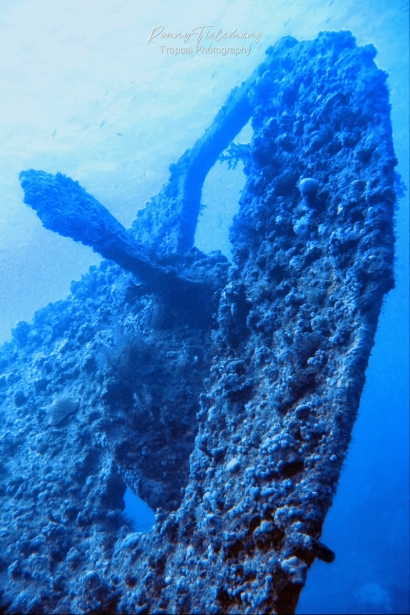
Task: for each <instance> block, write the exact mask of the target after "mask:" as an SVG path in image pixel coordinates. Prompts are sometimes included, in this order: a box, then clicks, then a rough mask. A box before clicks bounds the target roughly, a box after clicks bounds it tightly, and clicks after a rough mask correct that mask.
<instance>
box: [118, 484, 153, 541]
mask: <svg viewBox="0 0 410 615" xmlns="http://www.w3.org/2000/svg"><path fill="white" fill-rule="evenodd" d="M124 504H125V508H124V510H123V512H122V514H123V516H124V518H125V519H126V520H127V521H128V523H129V524H130V525H131V527H132V529H133V530H134V531H135V532H149V531H151V529H152V528H153V527H154V525H155V513H154V511H153V510H152V509H151V508H150V507H149V506H148V504H147V503H146V502H144V500H141V498H140V497H138V496H137V495H135V493H133V492H132V491H131V489H129V488H128V487H127V489H126V490H125V493H124Z"/></svg>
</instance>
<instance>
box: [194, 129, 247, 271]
mask: <svg viewBox="0 0 410 615" xmlns="http://www.w3.org/2000/svg"><path fill="white" fill-rule="evenodd" d="M252 134H253V130H252V126H251V121H250V120H249V122H248V123H247V124H246V125H245V126H244V127H243V128H242V130H241V131H240V132H239V133H238V135H237V136H236V137H235V140H234V141H233V142H232V145H233V147H232V148H228V149H227V150H225V152H223V153H222V156H221V159H219V160H217V162H216V163H215V164H214V166H213V167H212V169H211V170H210V171H209V173H208V175H207V176H206V179H205V181H204V184H203V186H202V195H201V212H200V214H199V218H198V224H197V227H196V232H195V246H196V247H197V248H198V249H199V250H201V251H202V252H205V253H209V252H212V251H214V250H220V251H221V252H222V254H224V255H225V256H226V257H227V258H228V259H229V260H232V245H231V242H230V241H229V229H230V227H231V225H232V220H233V217H234V215H235V214H236V213H237V212H238V210H239V199H240V196H241V191H242V190H243V188H244V186H245V180H246V176H245V174H244V172H243V168H244V163H243V162H242V160H240V159H237V160H235V158H233V157H232V153H233V152H235V151H239V149H240V148H238V146H240V145H247V144H249V143H250V141H251V139H252ZM227 156H231V160H230V161H229V160H227V159H226V157H227ZM224 158H225V159H224ZM230 166H231V168H230Z"/></svg>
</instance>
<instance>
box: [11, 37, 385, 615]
mask: <svg viewBox="0 0 410 615" xmlns="http://www.w3.org/2000/svg"><path fill="white" fill-rule="evenodd" d="M375 55H376V51H375V49H374V48H373V47H372V46H371V45H369V46H365V47H358V46H356V43H355V39H354V38H353V37H352V35H351V34H350V33H348V32H340V33H321V34H320V35H319V36H318V38H317V39H316V40H313V41H305V42H298V41H297V40H296V39H294V38H292V37H285V38H283V39H281V40H280V41H279V42H278V43H277V44H276V45H275V46H274V47H270V48H269V49H268V50H267V53H266V59H265V61H264V62H263V63H262V64H261V65H260V66H259V67H258V68H257V69H256V70H255V72H254V73H253V74H252V75H251V77H250V78H249V79H248V80H247V81H245V82H244V83H242V85H240V86H239V87H237V88H235V89H234V90H233V91H232V93H231V94H230V96H229V97H228V99H227V101H226V103H225V104H224V106H223V107H222V109H221V110H220V111H219V113H218V114H217V116H216V117H215V120H214V122H213V123H212V125H211V126H210V127H209V128H208V130H207V131H206V132H205V134H204V135H203V136H202V137H201V138H200V139H199V140H198V141H197V142H196V144H195V145H194V147H193V148H192V149H189V150H187V151H186V152H185V154H184V155H183V156H182V157H181V158H180V160H179V161H178V162H177V163H176V164H174V165H171V167H170V178H169V181H168V182H167V183H166V184H165V185H164V187H163V189H162V190H161V192H160V193H159V194H158V195H157V196H156V197H154V198H153V199H152V200H151V201H150V202H149V203H147V205H146V208H145V209H144V210H141V211H139V212H138V215H137V218H136V220H135V222H134V224H133V226H132V229H129V230H126V229H125V228H124V227H123V226H122V225H121V224H120V223H119V222H118V221H117V220H116V219H115V218H114V217H113V216H112V215H111V214H110V213H109V212H108V211H107V209H105V207H104V206H103V205H101V204H100V203H99V202H98V201H97V200H96V199H95V198H94V197H92V196H91V195H89V194H88V193H87V192H86V191H85V190H84V189H83V188H81V187H80V186H79V185H78V183H77V182H74V181H73V180H71V179H70V178H67V177H65V176H64V175H62V174H57V175H55V176H54V175H50V174H48V173H44V172H42V171H34V170H29V171H24V172H22V173H21V176H20V177H21V183H22V187H23V189H24V194H25V196H24V199H25V203H27V204H28V205H30V206H31V207H32V208H34V209H35V210H36V212H37V214H38V216H39V217H40V219H41V221H42V222H43V224H44V226H45V227H46V228H48V229H50V230H52V231H55V232H58V233H60V234H62V235H64V236H67V237H71V238H73V239H74V240H76V241H81V242H82V243H84V244H85V245H88V246H90V247H91V248H92V249H93V250H95V251H96V252H99V253H100V254H101V255H102V256H103V257H104V259H105V260H103V261H102V264H101V266H99V267H91V268H90V272H89V273H88V274H87V275H85V276H83V278H82V280H81V281H80V282H74V283H72V287H71V295H70V296H69V297H68V298H67V299H66V300H64V301H59V302H57V303H54V304H50V305H49V306H47V307H46V308H44V309H42V310H40V311H39V312H37V314H36V315H35V318H34V320H33V323H32V324H27V323H19V325H18V326H17V327H16V329H15V330H14V332H13V340H12V341H11V342H10V343H8V344H5V345H4V346H3V347H2V349H1V351H0V366H1V371H2V376H1V377H0V403H1V416H2V421H1V427H0V430H1V441H0V442H1V447H2V455H1V459H2V465H3V471H2V475H1V478H0V489H1V493H2V498H3V504H2V506H1V509H0V516H1V524H0V526H1V532H2V533H1V543H2V554H1V556H0V576H1V582H0V584H1V587H2V594H1V605H2V609H3V611H4V612H5V613H40V612H42V613H67V612H75V613H106V612H110V613H116V612H118V613H154V612H155V613H292V612H294V610H295V608H296V604H297V600H298V597H299V594H300V591H301V590H302V588H303V585H304V583H305V580H306V574H307V571H308V569H309V567H310V565H311V564H312V562H313V561H314V559H315V558H320V559H322V560H324V561H326V562H332V561H333V558H334V554H333V553H332V551H331V550H330V549H329V548H328V547H326V546H325V545H323V544H322V543H321V542H320V535H321V530H322V525H323V521H324V519H325V515H326V513H327V511H328V509H329V507H330V506H331V503H332V499H333V496H334V493H335V490H336V487H337V482H338V479H339V476H340V472H341V468H342V465H343V460H344V457H345V455H346V452H347V449H348V445H349V441H350V437H351V431H352V427H353V424H354V421H355V418H356V414H357V410H358V406H359V400H360V395H361V392H362V388H363V384H364V379H365V370H366V366H367V362H368V358H369V354H370V351H371V348H372V345H373V342H374V336H375V331H376V327H377V320H378V316H379V313H380V308H381V305H382V301H383V296H384V294H385V293H387V292H388V291H389V290H390V289H391V288H392V287H393V285H394V279H393V256H394V233H393V210H394V204H395V200H396V195H395V189H394V185H395V171H394V167H395V165H396V159H395V156H394V151H393V145H392V131H391V124H390V107H389V102H388V90H387V87H386V74H385V73H383V72H382V71H381V70H379V69H378V68H377V66H376V64H375V62H374V58H375ZM249 120H251V121H252V127H253V138H252V141H251V143H250V144H249V147H247V148H241V152H240V154H238V148H236V149H235V148H231V150H229V149H228V152H229V151H231V156H235V152H236V153H237V154H238V155H241V156H242V157H243V160H244V172H245V175H246V185H245V188H244V190H243V192H242V196H241V199H240V204H239V205H240V206H239V212H238V214H237V215H236V216H235V218H234V221H233V225H232V228H231V231H230V239H231V242H232V246H233V247H232V250H233V263H232V264H231V263H229V262H228V261H227V259H226V258H225V257H224V256H223V255H222V254H221V253H219V252H213V253H211V254H203V253H201V252H200V251H199V250H198V249H196V248H194V247H193V245H194V234H195V228H196V224H197V219H198V214H199V209H200V198H201V189H202V185H203V182H204V180H205V178H206V176H207V173H208V172H209V170H210V169H211V168H212V166H213V165H214V164H215V162H216V161H217V160H218V158H219V157H220V155H221V154H222V152H224V151H225V150H226V149H227V148H229V146H230V144H231V143H232V141H233V139H234V138H235V136H236V135H237V134H238V133H239V132H240V130H241V129H242V128H243V127H244V126H245V125H246V124H247V122H248V121H249ZM127 486H128V487H129V488H130V489H131V490H132V491H133V492H134V493H136V494H138V495H139V496H140V497H141V498H143V499H144V500H145V501H146V502H147V503H148V504H149V505H150V506H151V508H153V509H154V510H156V524H155V526H154V528H153V529H152V530H151V531H150V532H149V533H146V534H143V533H139V532H135V531H132V529H131V528H130V526H129V525H127V523H126V521H125V520H124V518H123V516H122V511H123V509H124V500H123V498H124V493H125V490H126V487H127Z"/></svg>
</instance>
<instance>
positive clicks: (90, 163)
mask: <svg viewBox="0 0 410 615" xmlns="http://www.w3.org/2000/svg"><path fill="white" fill-rule="evenodd" d="M205 23H206V24H215V25H216V26H218V27H222V28H224V29H232V28H233V27H236V28H237V29H238V30H239V31H241V30H246V31H255V32H259V31H260V32H262V34H263V36H262V38H261V41H260V42H259V43H253V44H252V50H251V53H250V54H249V55H248V56H245V55H240V56H237V57H230V56H225V57H220V56H215V55H200V56H198V55H192V56H176V57H175V56H170V55H164V54H161V53H160V50H159V47H158V45H151V46H148V44H147V40H148V36H149V33H150V32H151V30H152V28H153V27H154V26H155V25H160V24H164V25H165V27H166V29H167V30H168V31H170V32H177V31H185V30H191V29H192V28H193V27H195V26H198V25H202V24H205ZM340 29H343V30H351V31H352V32H353V34H354V36H355V37H356V39H357V42H358V44H360V45H363V44H367V43H372V44H373V45H375V46H376V48H377V50H378V57H377V59H376V62H377V64H378V66H379V67H380V68H382V69H384V70H386V71H387V72H388V73H389V81H388V83H389V87H390V91H391V103H392V123H393V135H394V144H395V150H396V155H397V158H398V160H399V166H398V171H399V173H400V174H401V175H402V177H403V180H404V183H405V184H406V185H408V184H409V180H408V167H409V161H408V78H409V75H408V49H409V44H408V4H407V3H406V2H403V1H402V0H393V1H391V2H385V1H376V2H375V1H372V2H371V1H367V0H366V1H364V0H359V1H356V2H352V1H349V0H336V1H330V2H317V1H314V2H305V1H303V0H296V1H293V2H292V1H288V2H286V3H285V2H277V1H276V0H274V1H269V2H268V1H258V2H250V1H249V0H235V1H228V0H225V1H222V0H217V1H215V2H209V3H208V4H207V5H206V7H204V6H202V5H199V4H198V5H193V4H192V3H189V2H187V1H186V0H183V1H180V0H179V1H178V2H175V1H171V2H167V3H165V2H164V1H163V0H162V1H153V2H150V4H149V6H148V5H146V4H145V3H144V4H143V3H142V2H140V1H135V0H134V1H124V2H121V1H119V0H109V1H107V0H104V1H103V2H101V1H100V2H93V1H86V2H79V1H73V0H71V1H68V0H60V2H59V3H58V4H57V3H55V4H50V3H48V2H46V1H41V0H28V1H19V0H13V2H11V1H8V0H0V45H1V53H0V140H1V143H2V148H1V151H0V158H1V160H0V197H1V200H0V208H1V217H0V314H1V322H0V340H1V341H6V340H8V339H9V338H10V330H11V328H12V327H14V326H15V325H16V324H17V322H19V321H21V320H26V321H28V322H30V321H31V319H32V317H33V314H34V312H35V311H36V310H38V309H40V308H41V307H43V306H44V305H46V304H47V303H49V302H50V301H56V300H58V299H61V298H64V297H65V296H67V295H68V294H69V286H70V282H71V281H72V280H73V279H79V278H80V276H81V274H82V273H84V272H86V271H87V269H88V267H89V266H90V265H92V264H98V262H100V258H99V257H98V256H97V255H95V254H94V253H92V252H91V250H90V249H88V248H86V247H84V246H82V245H80V244H77V243H74V242H73V241H71V240H69V239H66V238H63V237H60V236H58V235H56V234H53V233H50V232H49V231H47V230H45V229H44V228H43V227H42V226H41V224H40V223H39V221H38V219H37V217H36V215H35V213H34V212H33V211H32V210H30V209H28V208H27V207H26V206H25V205H23V198H22V191H21V188H20V185H19V182H18V174H19V172H20V171H21V170H23V169H28V168H36V169H42V170H44V171H47V172H49V173H56V172H57V171H60V172H62V173H64V174H67V175H69V176H70V177H72V178H74V179H76V180H78V181H79V182H80V184H81V185H82V186H84V187H85V188H86V190H87V191H88V192H90V193H91V194H93V195H94V196H95V197H96V198H97V199H98V200H99V201H100V202H101V203H103V204H104V205H105V206H106V207H107V208H108V209H109V210H110V211H111V212H112V214H113V215H114V216H116V217H117V218H118V219H119V220H120V221H121V222H122V223H123V224H124V225H125V226H126V227H129V226H130V225H131V223H132V221H133V219H134V218H135V214H136V211H137V210H138V209H140V208H142V207H143V206H144V204H145V202H146V201H147V200H148V199H149V198H150V197H151V196H152V195H154V194H156V193H158V192H159V190H160V188H161V187H162V185H163V184H164V183H165V182H166V180H167V179H168V173H169V172H168V167H169V164H170V163H172V162H176V161H177V160H178V158H179V157H180V156H181V154H182V153H183V152H184V151H185V150H186V148H187V147H190V146H192V145H193V143H194V142H195V141H196V139H197V138H198V137H199V136H201V135H202V133H203V131H204V130H205V128H206V127H207V126H208V125H209V124H210V123H211V121H212V120H213V118H214V116H215V114H216V113H217V111H218V110H219V108H220V106H221V104H222V103H223V101H224V99H225V98H226V96H227V95H228V93H229V92H230V90H231V89H232V88H233V87H234V86H235V85H238V84H240V83H241V82H242V81H243V80H244V79H246V78H247V77H248V76H249V75H250V73H251V72H252V70H253V69H254V68H255V67H256V66H257V65H258V64H259V63H260V62H261V61H262V59H263V57H264V53H265V50H266V48H267V47H268V46H269V45H271V44H274V43H275V42H276V40H277V39H278V38H280V37H281V36H284V35H286V34H290V35H292V36H294V37H296V38H297V39H299V40H304V39H312V38H315V37H316V36H317V34H318V32H320V31H322V30H340ZM250 137H251V129H250V128H249V127H248V128H245V129H244V131H243V132H242V133H241V135H240V136H239V138H238V139H237V141H242V142H247V141H249V139H250ZM243 183H244V175H243V174H242V172H241V168H240V165H238V166H237V168H236V170H228V165H227V163H226V162H224V163H217V164H216V165H215V167H214V168H213V169H212V171H211V172H210V174H209V176H208V178H207V180H206V183H205V186H204V190H203V195H202V202H203V204H204V206H205V207H204V209H203V213H202V216H201V218H200V223H199V225H198V229H197V235H196V245H197V246H198V247H199V248H200V249H202V250H204V251H206V252H207V251H210V250H214V249H221V250H222V251H223V252H224V253H225V254H226V255H227V256H228V257H229V241H228V228H229V224H230V221H231V220H232V216H233V215H234V213H235V211H236V209H237V203H238V198H239V191H240V189H241V188H242V186H243ZM221 186H223V189H221ZM396 220H397V223H396V235H397V240H398V241H397V244H396V288H395V289H394V290H393V291H391V292H390V293H389V295H388V296H387V299H386V301H385V304H384V309H383V311H382V314H381V317H380V320H379V328H378V332H377V336H376V344H375V347H374V349H373V353H372V357H371V360H370V363H369V368H368V371H367V382H366V386H365V390H364V393H363V397H362V401H361V408H360V411H359V418H358V420H357V423H356V426H355V428H354V432H353V441H352V444H351V447H350V451H349V454H348V457H347V460H346V462H345V467H344V470H343V473H342V477H341V480H340V484H339V489H338V493H337V495H336V498H335V501H334V505H333V507H332V508H331V510H330V512H329V514H328V517H327V520H326V522H325V525H324V532H323V541H324V543H325V544H326V545H328V546H329V547H330V548H331V549H333V550H334V551H335V552H336V560H335V562H334V563H333V564H332V565H330V566H329V565H327V564H325V563H323V562H320V561H317V562H316V563H315V564H314V565H313V566H312V568H311V570H310V572H309V575H308V580H307V583H306V587H305V588H304V590H303V591H302V595H301V599H300V602H299V605H298V609H297V612H298V613H306V614H307V613H407V612H409V587H408V580H409V536H408V533H409V530H408V528H409V523H408V501H409V494H408V481H409V476H408V465H409V464H408V322H409V318H408V193H407V194H406V196H405V197H404V198H402V199H401V200H400V203H399V209H398V211H397V214H396ZM126 503H127V504H128V506H127V513H128V515H130V516H132V515H133V513H135V511H133V506H135V503H134V502H133V501H132V497H131V495H130V494H128V492H127V495H126ZM138 505H139V506H143V504H141V503H139V504H138ZM145 512H146V519H145V521H144V523H142V521H141V514H140V513H139V514H137V515H136V516H138V518H139V524H140V525H139V527H140V529H145V530H146V529H148V528H149V526H150V523H152V518H150V514H152V513H151V512H150V511H149V510H147V508H146V509H145ZM141 526H143V527H141Z"/></svg>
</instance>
